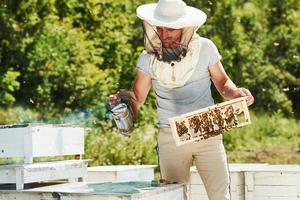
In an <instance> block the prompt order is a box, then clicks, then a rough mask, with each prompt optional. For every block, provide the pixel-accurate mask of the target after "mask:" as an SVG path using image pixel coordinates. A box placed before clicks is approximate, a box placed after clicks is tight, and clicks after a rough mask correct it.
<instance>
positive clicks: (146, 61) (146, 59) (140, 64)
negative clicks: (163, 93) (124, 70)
mask: <svg viewBox="0 0 300 200" xmlns="http://www.w3.org/2000/svg"><path fill="white" fill-rule="evenodd" d="M136 67H137V69H138V70H141V71H142V72H144V73H145V74H147V75H149V76H150V71H149V68H150V55H149V54H148V53H147V52H146V51H143V52H142V53H141V55H140V57H139V58H138V60H137V63H136Z"/></svg>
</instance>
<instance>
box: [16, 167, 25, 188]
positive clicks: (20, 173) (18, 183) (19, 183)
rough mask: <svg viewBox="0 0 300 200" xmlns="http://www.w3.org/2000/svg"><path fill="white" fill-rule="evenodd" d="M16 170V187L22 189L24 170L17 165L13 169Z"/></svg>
mask: <svg viewBox="0 0 300 200" xmlns="http://www.w3.org/2000/svg"><path fill="white" fill-rule="evenodd" d="M15 172H16V189H17V190H23V189H24V172H23V170H22V168H20V167H18V168H16V169H15Z"/></svg>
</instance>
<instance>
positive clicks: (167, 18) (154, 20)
mask: <svg viewBox="0 0 300 200" xmlns="http://www.w3.org/2000/svg"><path fill="white" fill-rule="evenodd" d="M136 13H137V16H138V17H139V18H140V19H142V20H145V21H147V22H148V23H149V24H151V25H154V26H161V27H168V28H174V29H180V28H184V27H191V26H197V27H200V26H201V25H202V24H204V22H205V21H206V14H205V13H204V12H203V11H201V10H199V9H197V8H194V7H191V6H187V5H186V4H185V3H184V2H183V1H182V0H159V1H158V3H152V4H144V5H141V6H139V7H138V8H137V10H136Z"/></svg>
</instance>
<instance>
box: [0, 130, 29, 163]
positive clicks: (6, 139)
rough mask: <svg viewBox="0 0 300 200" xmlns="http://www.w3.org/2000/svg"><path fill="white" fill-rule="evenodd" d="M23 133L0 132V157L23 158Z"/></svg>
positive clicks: (17, 131)
mask: <svg viewBox="0 0 300 200" xmlns="http://www.w3.org/2000/svg"><path fill="white" fill-rule="evenodd" d="M23 135H24V132H23V131H19V130H16V131H11V130H10V129H1V130H0V157H1V158H6V157H24V156H25V155H24V137H23Z"/></svg>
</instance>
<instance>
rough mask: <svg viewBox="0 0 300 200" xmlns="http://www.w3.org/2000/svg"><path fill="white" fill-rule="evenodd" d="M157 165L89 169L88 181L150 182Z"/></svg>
mask: <svg viewBox="0 0 300 200" xmlns="http://www.w3.org/2000/svg"><path fill="white" fill-rule="evenodd" d="M154 167H155V165H112V166H97V167H89V168H88V175H87V178H86V180H87V181H150V180H153V179H154Z"/></svg>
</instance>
